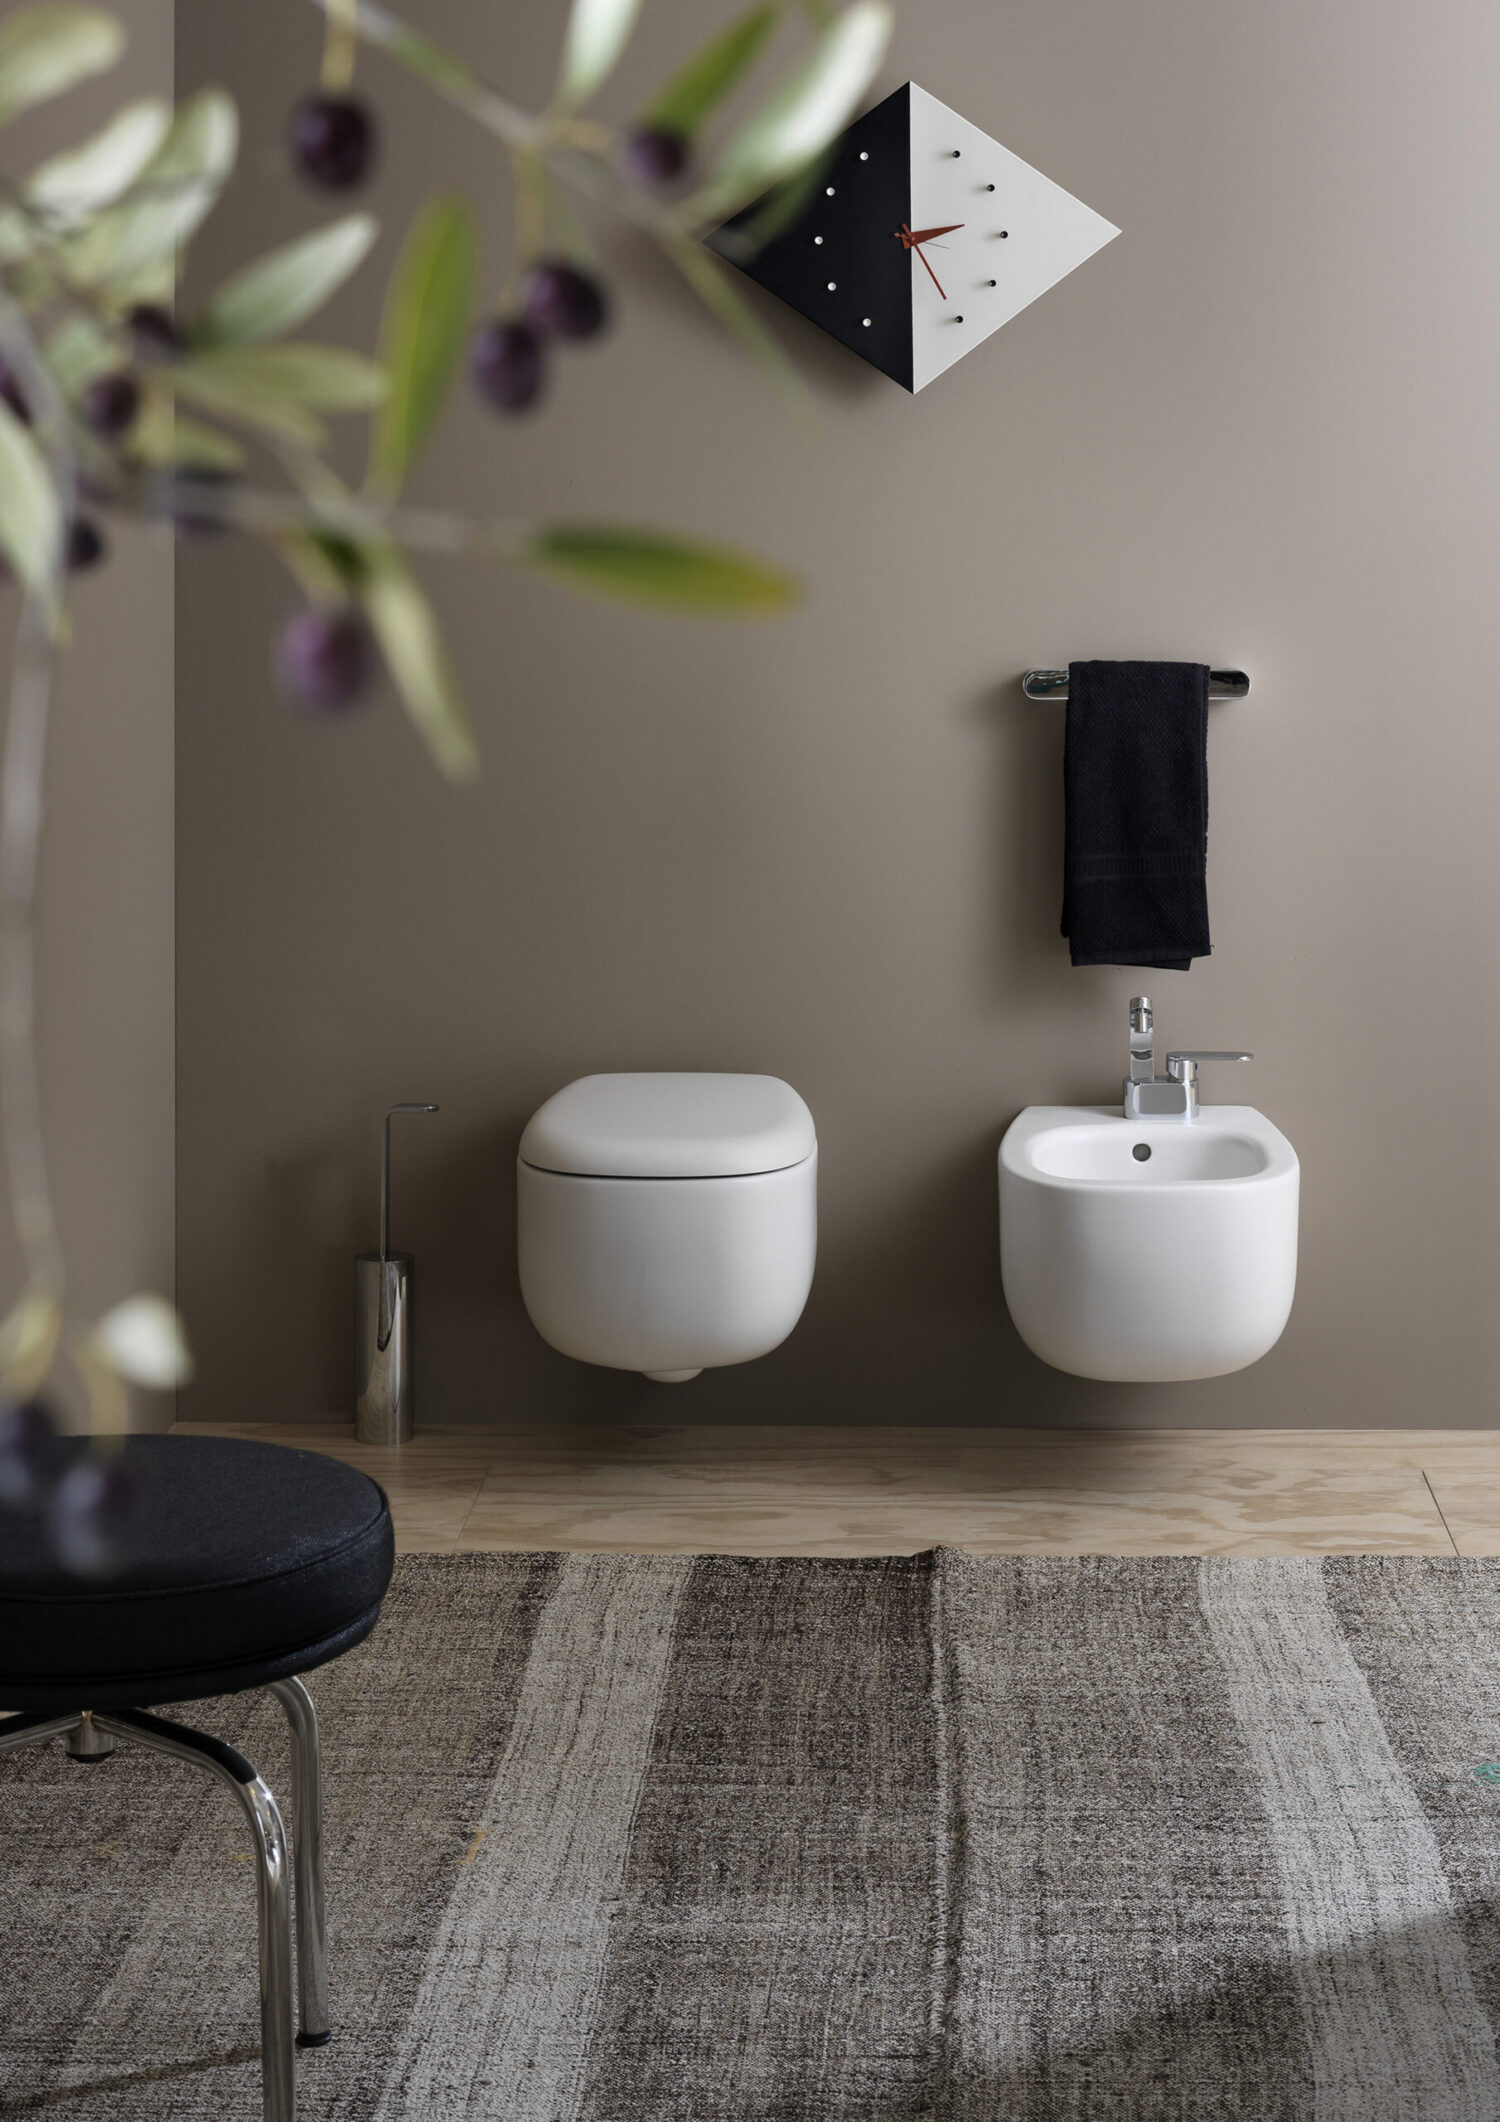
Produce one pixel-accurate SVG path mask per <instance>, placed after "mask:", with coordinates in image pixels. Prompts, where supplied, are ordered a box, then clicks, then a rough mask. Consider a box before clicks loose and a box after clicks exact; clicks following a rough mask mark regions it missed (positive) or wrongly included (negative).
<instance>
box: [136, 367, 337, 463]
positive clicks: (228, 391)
mask: <svg viewBox="0 0 1500 2122" xmlns="http://www.w3.org/2000/svg"><path fill="white" fill-rule="evenodd" d="M157 380H158V381H159V382H160V384H161V386H162V388H163V390H165V391H170V392H171V394H172V396H173V398H174V399H176V398H185V399H186V400H187V402H188V404H189V405H194V406H196V407H197V408H198V410H199V411H200V412H204V413H208V414H210V415H211V416H212V417H213V418H215V419H218V420H228V421H230V422H232V423H237V424H239V425H241V426H244V427H253V428H258V429H259V430H260V432H261V433H262V434H267V435H273V436H275V437H276V438H277V440H279V441H282V442H295V443H300V444H301V445H302V446H303V447H304V448H306V449H317V448H319V447H320V446H321V444H322V443H323V442H324V441H325V440H326V439H327V438H326V434H325V431H324V428H323V424H322V422H321V421H320V420H318V419H316V418H315V417H314V415H313V414H312V413H310V412H309V411H308V409H307V407H306V406H305V405H304V404H303V403H302V402H301V400H300V399H297V398H290V397H288V396H287V395H286V394H285V392H282V391H278V390H277V389H276V388H275V385H274V380H273V381H271V382H270V383H269V384H268V381H267V379H266V378H265V377H264V376H262V375H257V374H256V373H255V372H254V371H253V370H251V371H249V372H247V371H246V369H245V367H244V365H243V364H242V363H237V362H232V361H226V360H225V359H224V357H223V356H219V355H214V356H210V355H204V356H202V357H201V358H196V359H193V360H188V361H180V362H178V363H176V364H175V365H174V366H173V367H172V368H170V369H163V370H162V371H161V372H160V375H159V376H158V378H157Z"/></svg>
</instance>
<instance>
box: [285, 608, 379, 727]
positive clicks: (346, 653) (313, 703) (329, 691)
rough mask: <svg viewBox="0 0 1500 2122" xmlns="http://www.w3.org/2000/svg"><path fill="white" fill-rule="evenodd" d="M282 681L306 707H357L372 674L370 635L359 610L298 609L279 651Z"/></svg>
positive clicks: (323, 709) (325, 709) (325, 710)
mask: <svg viewBox="0 0 1500 2122" xmlns="http://www.w3.org/2000/svg"><path fill="white" fill-rule="evenodd" d="M276 663H277V669H278V671H279V673H280V677H281V682H282V685H283V686H284V687H285V689H286V690H287V692H289V693H290V694H291V695H292V696H293V698H294V699H296V700H298V701H300V702H301V704H302V705H303V706H304V707H307V708H311V709H313V710H314V711H316V712H320V713H324V714H327V713H330V712H335V711H337V710H339V709H343V708H349V707H352V706H353V705H354V704H355V703H356V701H357V700H358V699H359V696H360V694H361V693H362V692H363V691H364V689H365V685H366V682H367V681H368V679H369V675H370V637H369V634H368V632H367V631H366V628H365V624H364V621H363V620H362V619H361V618H360V617H359V615H358V614H357V613H355V612H349V611H340V612H324V611H308V612H298V614H297V616H296V618H295V619H293V620H291V621H290V622H289V623H288V625H287V627H286V630H285V631H284V632H283V634H282V636H281V640H280V643H279V644H278V647H277V655H276Z"/></svg>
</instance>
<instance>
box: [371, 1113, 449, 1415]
mask: <svg viewBox="0 0 1500 2122" xmlns="http://www.w3.org/2000/svg"><path fill="white" fill-rule="evenodd" d="M436 1111H437V1107H436V1105H432V1104H427V1103H422V1104H417V1103H412V1102H403V1103H402V1104H400V1105H393V1106H392V1107H391V1108H390V1111H389V1112H388V1113H387V1114H386V1116H385V1126H384V1130H383V1134H382V1140H381V1154H380V1250H379V1252H378V1253H361V1254H360V1256H359V1258H358V1259H357V1260H356V1261H355V1263H354V1293H355V1305H354V1429H355V1434H356V1436H357V1437H358V1438H359V1440H360V1442H361V1443H362V1444H404V1443H405V1442H406V1440H407V1438H408V1437H409V1436H410V1435H411V1433H412V1419H413V1412H414V1410H413V1397H414V1395H413V1378H412V1326H413V1321H412V1297H413V1282H412V1258H411V1255H410V1253H392V1251H391V1122H392V1120H394V1119H395V1117H396V1115H397V1113H435V1112H436Z"/></svg>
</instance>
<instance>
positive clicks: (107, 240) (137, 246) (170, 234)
mask: <svg viewBox="0 0 1500 2122" xmlns="http://www.w3.org/2000/svg"><path fill="white" fill-rule="evenodd" d="M238 148H239V114H238V113H237V111H236V110H235V107H234V103H233V100H232V99H231V98H230V97H229V96H227V95H226V94H225V93H224V91H223V90H222V89H217V88H206V89H203V90H201V91H200V92H199V94H197V95H196V96H190V97H189V98H188V99H187V101H186V102H185V103H180V104H179V105H178V106H177V110H176V112H175V114H174V116H173V118H172V122H171V124H170V125H169V126H168V128H167V132H166V136H165V138H164V139H163V140H162V143H161V145H160V147H158V148H157V150H156V153H155V154H154V155H152V157H151V159H150V160H149V161H148V162H147V163H146V164H145V165H144V167H143V168H142V169H141V170H140V172H139V173H138V175H137V177H136V179H135V181H134V183H133V184H132V185H131V186H130V189H129V190H128V191H127V192H126V194H125V196H124V197H123V198H122V199H121V200H120V201H119V203H118V204H117V205H115V206H112V207H110V208H109V209H108V210H107V211H106V212H104V213H102V214H100V215H99V217H98V218H97V219H96V220H94V221H92V222H91V223H90V224H89V226H88V227H87V228H83V229H80V230H79V231H78V234H77V235H76V236H75V237H72V238H71V239H70V240H69V241H68V242H67V243H66V244H65V245H64V246H63V254H64V264H65V266H66V269H67V272H68V276H69V278H71V279H73V280H75V281H77V282H79V283H80V284H81V285H83V286H85V287H92V286H100V285H108V286H109V287H110V289H111V290H112V292H113V293H114V295H115V297H116V299H117V300H121V301H123V300H124V299H125V298H126V296H127V295H130V296H135V297H137V298H139V297H141V296H142V295H143V294H144V293H146V292H149V293H150V294H152V295H158V294H160V293H162V292H164V291H165V292H168V293H169V292H170V290H171V287H172V285H173V283H174V281H175V278H176V270H177V262H178V258H179V256H180V253H181V251H182V247H183V245H184V244H185V243H186V242H187V241H188V239H189V238H190V237H191V236H192V234H193V233H194V231H195V230H196V229H197V227H198V226H199V224H200V222H202V220H203V219H204V217H205V216H206V215H207V214H208V212H209V211H210V209H211V208H212V206H213V204H214V201H215V200H216V199H217V198H218V196H219V193H220V191H221V190H222V189H223V186H224V182H225V180H226V178H227V177H228V175H229V173H230V171H231V170H232V169H233V168H234V158H235V155H236V153H237V152H238Z"/></svg>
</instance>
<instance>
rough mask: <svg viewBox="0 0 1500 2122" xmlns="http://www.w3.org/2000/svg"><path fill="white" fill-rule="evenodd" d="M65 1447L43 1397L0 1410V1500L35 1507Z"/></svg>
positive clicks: (52, 1481)
mask: <svg viewBox="0 0 1500 2122" xmlns="http://www.w3.org/2000/svg"><path fill="white" fill-rule="evenodd" d="M64 1451H65V1446H64V1445H63V1441H62V1439H61V1438H60V1437H59V1436H58V1434H57V1424H56V1422H55V1421H54V1420H53V1418H52V1410H51V1409H50V1408H49V1407H48V1406H47V1404H46V1402H45V1401H44V1400H22V1401H21V1402H19V1404H16V1405H12V1406H10V1407H7V1408H5V1409H4V1410H3V1411H0V1503H8V1504H9V1505H10V1507H11V1509H12V1510H38V1509H40V1507H41V1506H42V1504H43V1503H45V1502H46V1500H47V1497H48V1496H49V1495H50V1494H51V1492H52V1488H53V1486H54V1484H55V1483H56V1481H57V1478H58V1475H59V1474H60V1473H61V1471H62V1462H63V1456H64Z"/></svg>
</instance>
